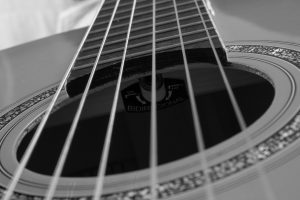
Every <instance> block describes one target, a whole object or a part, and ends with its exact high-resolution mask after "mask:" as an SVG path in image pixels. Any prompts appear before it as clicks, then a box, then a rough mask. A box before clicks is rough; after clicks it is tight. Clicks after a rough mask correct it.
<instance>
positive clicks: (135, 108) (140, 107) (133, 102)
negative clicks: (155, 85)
mask: <svg viewBox="0 0 300 200" xmlns="http://www.w3.org/2000/svg"><path fill="white" fill-rule="evenodd" d="M162 87H164V88H162V89H164V90H165V92H164V97H163V98H162V100H160V101H158V102H157V109H158V110H160V109H164V108H168V107H170V106H173V105H176V104H179V103H182V102H184V101H185V100H187V99H188V95H187V92H186V87H185V82H184V81H183V80H178V79H169V78H165V79H164V85H163V86H162ZM158 90H160V89H158ZM149 92H150V95H151V91H149ZM157 93H158V92H157ZM121 94H122V98H123V102H124V106H125V109H126V111H127V112H132V113H141V112H149V111H150V110H151V102H150V101H148V100H147V99H146V98H145V97H144V95H143V92H142V89H141V86H140V84H139V83H135V84H133V85H131V86H129V87H127V88H125V89H124V90H122V92H121Z"/></svg>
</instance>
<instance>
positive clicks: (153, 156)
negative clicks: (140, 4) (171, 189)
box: [150, 0, 158, 200]
mask: <svg viewBox="0 0 300 200" xmlns="http://www.w3.org/2000/svg"><path fill="white" fill-rule="evenodd" d="M151 83H152V85H151V130H150V133H151V141H150V167H151V170H150V171H151V173H150V183H151V197H152V200H156V199H157V192H156V185H157V184H158V180H157V179H158V174H157V153H158V152H157V103H156V0H153V21H152V82H151Z"/></svg>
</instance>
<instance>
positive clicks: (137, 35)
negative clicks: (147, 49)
mask: <svg viewBox="0 0 300 200" xmlns="http://www.w3.org/2000/svg"><path fill="white" fill-rule="evenodd" d="M205 22H211V21H210V20H205ZM171 23H172V22H171ZM171 23H170V24H171ZM173 23H174V22H173ZM197 25H202V22H196V23H189V24H185V25H182V28H189V27H192V26H197ZM211 28H214V27H211ZM147 29H152V25H149V26H145V27H139V28H138V29H132V34H131V35H133V33H134V32H141V31H142V30H143V31H146V30H147ZM171 30H177V27H176V26H173V27H169V28H164V29H160V30H156V33H157V34H162V33H165V32H168V31H171ZM203 31H204V29H203ZM118 34H126V31H120V32H119V33H115V34H113V35H115V36H117V35H118ZM148 35H151V33H149V32H145V33H139V34H137V33H136V35H134V36H132V37H131V38H133V39H135V38H139V37H144V36H148ZM99 39H101V37H98V38H91V39H88V40H87V42H93V41H96V40H99ZM113 42H114V41H113ZM113 42H111V43H113ZM108 44H109V43H108ZM92 47H95V45H94V46H92ZM90 48H91V47H86V48H85V49H84V50H88V49H90Z"/></svg>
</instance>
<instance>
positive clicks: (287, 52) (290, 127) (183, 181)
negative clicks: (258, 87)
mask: <svg viewBox="0 0 300 200" xmlns="http://www.w3.org/2000/svg"><path fill="white" fill-rule="evenodd" d="M227 49H228V52H229V53H231V52H238V53H245V54H249V53H250V54H258V55H265V56H272V57H275V58H279V59H282V60H284V61H287V62H289V63H291V64H293V65H294V66H296V67H298V68H300V52H299V51H296V50H292V49H288V48H282V47H275V46H265V45H229V46H227ZM55 91H56V87H55V88H51V89H49V90H47V91H45V92H43V93H41V94H39V95H37V96H35V97H33V98H31V99H29V100H27V101H25V102H24V103H21V104H20V105H18V106H16V107H15V108H13V109H11V110H10V111H9V112H7V113H5V114H3V115H2V116H1V117H0V131H1V129H3V128H4V127H5V126H6V125H8V124H9V123H10V122H11V121H12V120H13V119H15V118H16V117H17V116H18V115H20V114H21V113H22V112H24V111H26V110H27V109H29V108H31V107H32V106H34V105H35V104H37V103H39V102H41V101H43V100H45V99H47V98H49V97H51V96H52V95H53V94H54V93H55ZM299 130H300V111H298V112H297V114H296V115H295V116H293V117H292V118H291V120H290V121H289V122H288V123H287V124H286V125H285V126H283V127H282V128H281V129H280V130H278V131H277V132H275V133H274V134H272V135H271V136H270V137H268V138H266V139H265V140H263V141H261V142H260V143H258V144H256V145H255V146H253V147H252V148H250V149H248V150H246V151H243V152H240V153H239V154H238V155H235V156H233V157H231V158H229V159H227V160H224V161H222V162H220V163H218V164H215V165H212V166H210V167H209V168H208V169H207V170H206V173H207V175H208V176H206V175H205V174H204V172H203V170H199V171H196V172H194V173H191V174H188V175H185V176H181V177H178V178H176V179H173V180H169V181H166V182H161V183H160V184H159V185H158V187H157V192H158V196H159V198H166V197H171V196H173V195H176V194H180V193H183V192H187V191H191V190H194V189H197V188H200V187H203V186H204V185H205V184H207V183H208V182H210V183H215V182H218V181H219V180H221V179H224V178H226V177H229V176H231V175H233V174H236V173H238V172H241V171H243V170H245V169H248V168H249V167H251V166H254V165H256V164H257V163H260V162H262V161H265V160H266V159H268V158H270V157H271V156H273V155H275V154H277V153H278V152H280V151H282V150H283V149H285V148H287V147H288V146H290V145H291V144H293V143H294V142H295V141H297V140H298V139H299V137H300V132H299ZM206 177H209V179H210V180H207V179H206ZM4 190H5V189H4V188H1V189H0V193H1V194H3V192H4ZM149 193H150V189H149V187H143V188H137V189H134V190H130V191H122V192H118V193H113V194H105V195H103V199H105V200H108V199H109V200H112V199H116V200H117V199H149ZM12 198H25V199H42V197H37V196H31V195H25V194H21V193H17V192H16V193H14V197H12ZM66 198H67V197H66ZM91 198H92V197H91V196H88V197H74V198H71V199H91ZM59 199H64V198H59ZM68 199H70V197H68Z"/></svg>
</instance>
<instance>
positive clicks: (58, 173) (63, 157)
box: [46, 0, 120, 200]
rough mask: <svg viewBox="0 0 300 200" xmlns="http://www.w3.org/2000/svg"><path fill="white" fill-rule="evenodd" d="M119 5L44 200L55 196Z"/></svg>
mask: <svg viewBox="0 0 300 200" xmlns="http://www.w3.org/2000/svg"><path fill="white" fill-rule="evenodd" d="M119 3H120V0H118V1H117V2H116V5H115V7H114V10H113V13H112V15H111V18H110V21H109V24H108V26H107V29H106V32H105V35H104V37H103V40H102V43H101V46H100V49H99V52H98V54H97V57H96V60H95V63H94V65H93V68H92V70H91V73H90V75H89V79H88V82H87V84H86V85H85V89H84V92H83V94H82V97H81V99H80V103H79V106H78V108H77V110H76V114H75V117H74V119H73V122H72V125H71V128H70V130H69V133H68V135H67V139H66V141H65V143H64V146H63V150H62V153H61V155H60V157H59V160H58V164H57V166H56V168H55V172H54V176H53V177H52V180H51V184H50V188H49V190H48V192H47V195H46V200H51V199H52V198H53V196H54V194H55V190H56V188H57V184H58V181H59V178H60V176H61V173H62V171H63V167H64V165H65V162H66V159H67V155H68V152H69V149H70V147H71V144H72V141H73V138H74V135H75V131H76V128H77V126H78V123H79V120H80V116H81V113H82V110H83V108H84V105H85V102H86V99H87V96H88V93H89V90H90V87H91V84H92V81H93V79H94V75H95V72H96V70H97V66H98V63H99V60H100V58H101V55H102V52H103V49H104V45H105V42H106V40H107V37H108V34H109V31H110V29H111V26H112V23H113V19H114V17H115V15H116V12H117V8H118V7H119Z"/></svg>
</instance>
